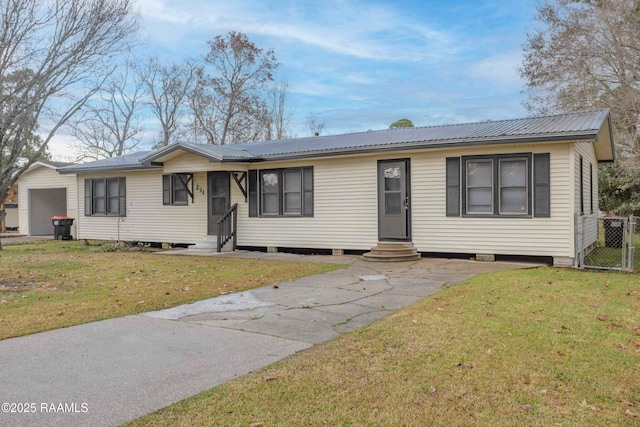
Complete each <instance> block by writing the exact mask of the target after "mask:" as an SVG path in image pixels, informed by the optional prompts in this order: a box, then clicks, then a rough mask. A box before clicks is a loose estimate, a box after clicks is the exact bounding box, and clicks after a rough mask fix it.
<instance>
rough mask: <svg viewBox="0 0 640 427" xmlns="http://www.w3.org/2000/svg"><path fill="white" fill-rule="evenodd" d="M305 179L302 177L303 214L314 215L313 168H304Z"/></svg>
mask: <svg viewBox="0 0 640 427" xmlns="http://www.w3.org/2000/svg"><path fill="white" fill-rule="evenodd" d="M302 172H303V175H304V176H303V179H302V184H303V185H302V189H303V193H304V194H303V197H302V200H303V206H304V210H303V213H302V214H303V215H304V216H313V168H303V169H302Z"/></svg>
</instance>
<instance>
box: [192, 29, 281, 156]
mask: <svg viewBox="0 0 640 427" xmlns="http://www.w3.org/2000/svg"><path fill="white" fill-rule="evenodd" d="M208 44H209V53H208V54H207V55H206V56H205V58H204V60H205V63H206V64H207V66H208V67H209V69H210V70H211V71H212V74H208V73H207V70H205V69H201V70H199V72H198V81H197V83H198V85H197V87H196V89H195V90H194V91H193V92H192V96H191V99H190V106H191V109H192V114H193V116H194V121H193V124H194V125H195V126H196V127H198V128H199V129H197V130H196V131H195V133H199V134H203V135H205V136H206V139H207V141H208V142H210V143H216V144H220V145H224V144H227V143H230V142H235V143H237V142H246V141H254V140H257V139H265V137H266V134H267V128H268V121H269V109H268V107H267V105H266V102H265V101H264V93H263V91H264V90H265V86H266V84H267V83H269V82H271V81H273V72H274V70H275V69H276V68H277V67H278V65H279V64H278V62H277V60H276V57H275V54H274V53H273V50H270V49H269V50H266V51H265V50H263V49H260V48H258V47H256V46H255V45H254V44H253V43H252V42H250V41H249V39H248V38H247V36H246V35H245V34H243V33H238V32H235V31H231V32H229V33H228V34H227V36H226V37H222V36H216V37H215V38H214V39H213V40H211V41H209V42H208Z"/></svg>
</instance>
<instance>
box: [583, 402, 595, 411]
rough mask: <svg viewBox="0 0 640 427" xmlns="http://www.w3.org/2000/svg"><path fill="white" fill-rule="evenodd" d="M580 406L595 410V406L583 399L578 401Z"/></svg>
mask: <svg viewBox="0 0 640 427" xmlns="http://www.w3.org/2000/svg"><path fill="white" fill-rule="evenodd" d="M580 406H581V407H583V408H589V409H591V410H592V411H595V410H596V407H595V406H593V405H589V404H588V403H587V401H586V400H583V401H582V402H580Z"/></svg>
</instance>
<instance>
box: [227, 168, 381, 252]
mask: <svg viewBox="0 0 640 427" xmlns="http://www.w3.org/2000/svg"><path fill="white" fill-rule="evenodd" d="M378 158H380V157H374V156H368V157H348V158H345V157H343V158H332V159H327V160H315V161H311V160H296V161H288V162H269V163H260V164H256V165H251V166H252V168H255V169H261V170H266V169H280V168H301V167H305V166H313V183H312V185H313V187H311V186H310V184H306V185H305V190H306V197H307V198H310V197H311V195H312V194H313V212H312V213H313V217H304V216H290V217H287V216H278V217H264V216H263V217H251V218H250V217H249V211H248V209H249V206H248V203H245V202H244V196H243V195H242V194H241V193H240V190H239V189H238V187H237V185H235V183H232V184H231V195H232V203H236V202H237V203H238V245H239V246H260V247H265V246H276V247H295V248H320V249H331V248H342V249H369V248H371V247H372V246H374V245H375V244H376V242H377V241H378V211H377V209H378V208H377V191H378V190H377V178H376V176H377V175H376V174H377V172H376V170H377V159H378ZM312 192H313V193H312ZM307 213H311V212H307Z"/></svg>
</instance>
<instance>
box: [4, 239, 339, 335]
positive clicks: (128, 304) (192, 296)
mask: <svg viewBox="0 0 640 427" xmlns="http://www.w3.org/2000/svg"><path fill="white" fill-rule="evenodd" d="M340 267H341V266H339V265H333V264H319V263H315V264H312V263H305V262H291V261H273V260H254V259H231V258H216V257H191V256H170V255H153V254H151V253H148V252H144V251H136V252H131V251H112V252H103V251H101V250H100V247H97V246H83V245H82V244H81V243H79V242H47V243H40V244H26V245H15V246H5V249H4V250H3V251H2V252H0V339H5V338H9V337H15V336H19V335H26V334H31V333H35V332H42V331H46V330H49V329H56V328H61V327H65V326H71V325H77V324H80V323H86V322H92V321H96V320H101V319H106V318H110V317H118V316H124V315H127V314H135V313H140V312H144V311H151V310H158V309H163V308H167V307H173V306H176V305H179V304H184V303H189V302H194V301H197V300H201V299H205V298H211V297H215V296H219V295H221V294H225V293H230V292H237V291H243V290H247V289H251V288H255V287H258V286H262V285H266V284H270V283H277V282H281V281H285V280H290V279H295V278H298V277H303V276H308V275H312V274H319V273H324V272H327V271H331V270H335V269H337V268H340Z"/></svg>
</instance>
